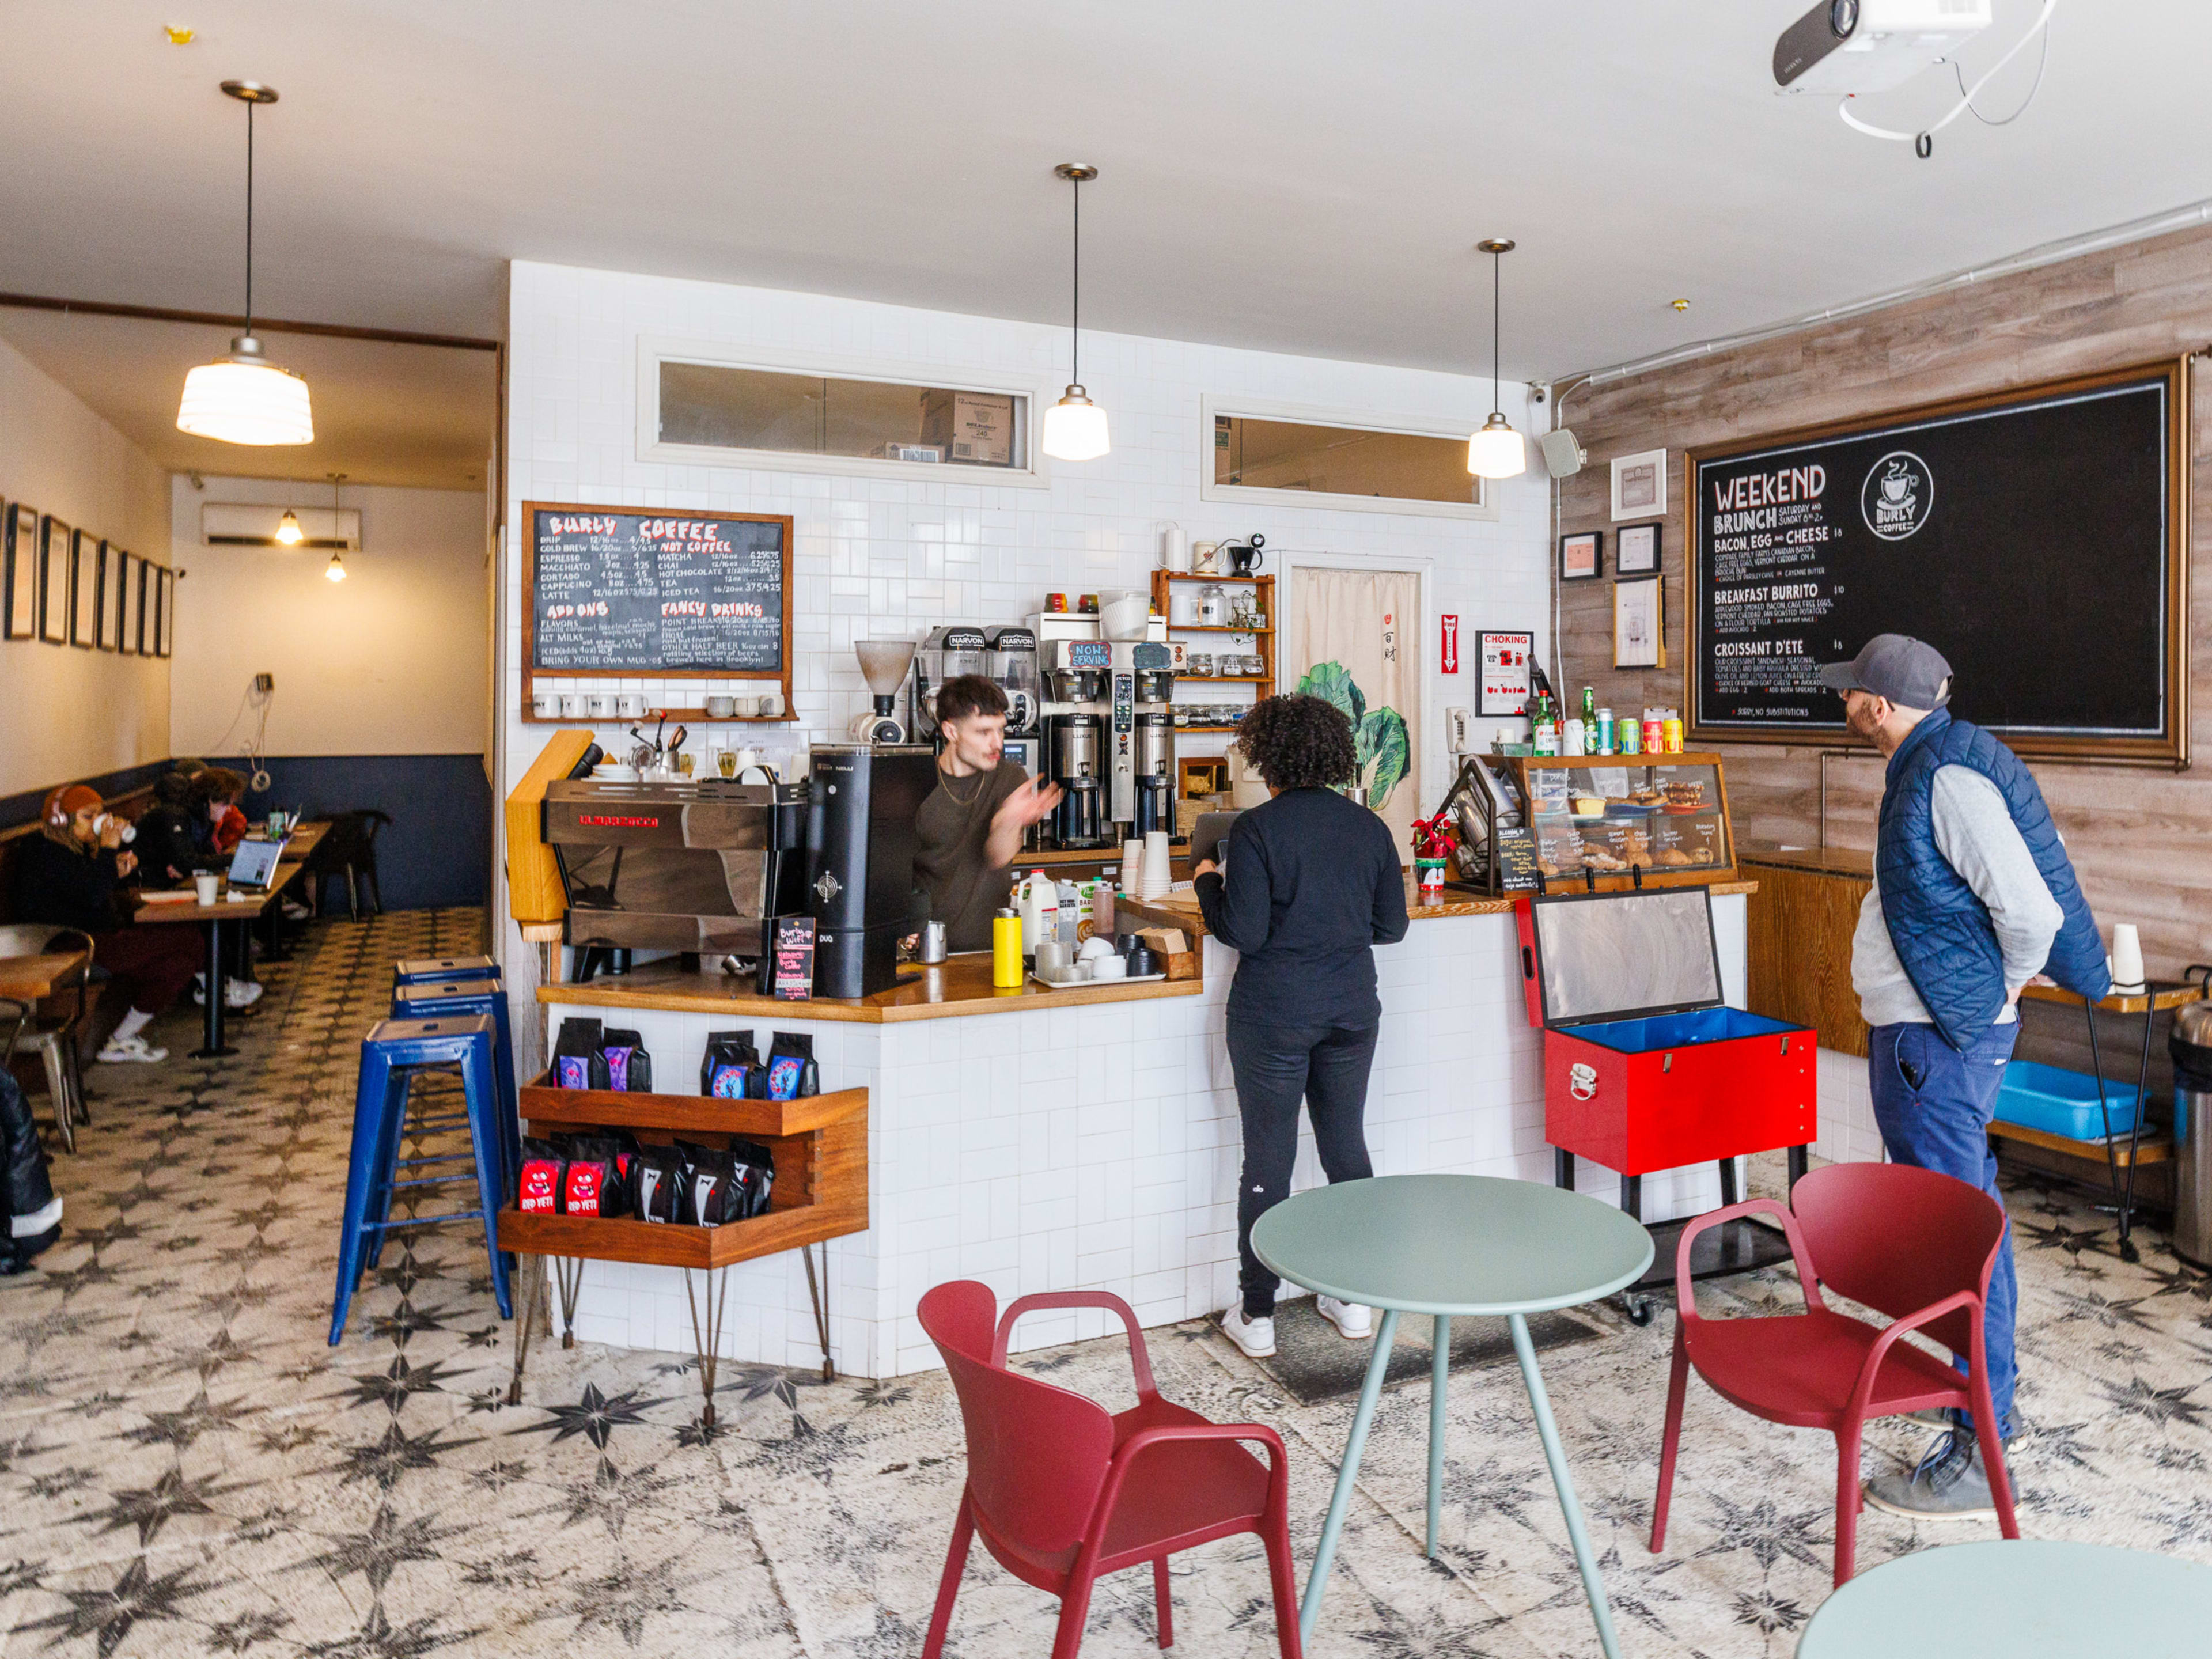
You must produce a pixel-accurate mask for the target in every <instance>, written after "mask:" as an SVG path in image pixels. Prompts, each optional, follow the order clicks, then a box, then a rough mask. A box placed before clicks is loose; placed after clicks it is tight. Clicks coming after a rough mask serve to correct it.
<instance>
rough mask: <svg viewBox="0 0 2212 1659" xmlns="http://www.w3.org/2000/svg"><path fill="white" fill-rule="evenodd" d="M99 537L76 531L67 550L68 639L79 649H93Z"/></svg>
mask: <svg viewBox="0 0 2212 1659" xmlns="http://www.w3.org/2000/svg"><path fill="white" fill-rule="evenodd" d="M99 620H100V538H99V537H97V536H95V535H94V534H93V533H92V532H90V531H89V530H80V531H78V532H76V545H75V546H74V547H73V548H71V549H70V635H69V638H70V644H71V645H73V646H76V647H77V648H78V649H79V650H81V651H89V650H91V649H92V630H93V624H94V623H96V622H98V621H99Z"/></svg>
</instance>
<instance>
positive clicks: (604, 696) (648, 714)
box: [522, 676, 798, 726]
mask: <svg viewBox="0 0 2212 1659" xmlns="http://www.w3.org/2000/svg"><path fill="white" fill-rule="evenodd" d="M748 703H750V704H751V705H752V706H753V712H751V713H750V714H747V713H745V712H744V708H745V706H746V705H747V704H748ZM770 708H772V709H773V710H774V711H775V712H774V713H772V714H771V713H769V712H767V711H768V710H769V709H770ZM664 717H665V719H666V720H667V721H668V723H669V724H670V725H671V726H788V725H790V724H791V722H792V721H793V720H796V719H798V716H797V715H796V714H793V713H792V711H791V707H790V703H789V702H788V700H787V698H786V697H785V696H784V695H783V693H782V692H781V690H769V691H768V692H766V693H764V694H763V695H761V696H757V697H755V696H734V697H729V696H720V694H717V695H715V696H711V697H708V698H706V699H705V700H704V701H703V702H702V705H701V706H700V707H698V708H676V707H673V706H671V705H670V704H666V703H659V702H653V700H652V699H651V698H649V697H647V696H645V695H644V694H643V693H642V692H637V691H622V692H613V691H553V690H547V689H546V687H545V685H544V677H543V676H540V677H539V683H538V686H537V688H536V689H535V690H533V691H532V694H531V699H530V701H529V702H527V703H526V704H525V705H524V706H523V710H522V718H523V720H525V721H526V722H529V723H531V724H533V725H534V724H538V723H540V722H543V723H547V724H552V725H560V726H573V725H574V724H575V723H576V722H577V721H579V720H583V721H586V722H590V723H592V724H594V725H604V724H605V723H606V722H608V721H611V720H620V721H623V722H625V723H627V722H629V721H631V720H660V719H662V718H664Z"/></svg>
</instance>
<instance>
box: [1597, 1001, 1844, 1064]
mask: <svg viewBox="0 0 2212 1659" xmlns="http://www.w3.org/2000/svg"><path fill="white" fill-rule="evenodd" d="M1560 1029H1561V1030H1565V1031H1567V1032H1568V1033H1570V1034H1571V1035H1572V1036H1578V1037H1580V1038H1582V1039H1583V1041H1584V1042H1595V1043H1596V1044H1597V1045H1598V1046H1599V1047H1600V1048H1611V1049H1613V1050H1614V1051H1615V1052H1616V1053H1619V1054H1650V1052H1651V1051H1652V1050H1653V1049H1655V1048H1691V1047H1692V1046H1694V1045H1695V1044H1698V1043H1700V1042H1731V1041H1733V1040H1734V1039H1735V1038H1737V1037H1748V1036H1776V1035H1778V1034H1780V1033H1781V1032H1784V1031H1802V1030H1804V1028H1803V1027H1802V1026H1798V1025H1792V1024H1790V1022H1789V1021H1787V1020H1782V1019H1769V1018H1767V1017H1766V1016H1765V1014H1753V1013H1747V1012H1745V1011H1744V1010H1743V1009H1741V1008H1691V1009H1686V1010H1685V1011H1684V1012H1681V1013H1679V1014H1652V1015H1650V1016H1648V1017H1647V1018H1643V1019H1609V1020H1605V1021H1602V1022H1599V1023H1595V1024H1589V1025H1567V1026H1563V1027H1561V1028H1560Z"/></svg>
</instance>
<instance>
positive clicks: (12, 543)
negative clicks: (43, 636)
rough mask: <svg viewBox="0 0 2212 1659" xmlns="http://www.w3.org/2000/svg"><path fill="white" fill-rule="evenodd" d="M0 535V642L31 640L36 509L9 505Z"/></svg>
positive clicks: (35, 616)
mask: <svg viewBox="0 0 2212 1659" xmlns="http://www.w3.org/2000/svg"><path fill="white" fill-rule="evenodd" d="M0 531H4V532H5V540H4V544H0V585H4V586H5V589H6V592H4V593H0V600H4V603H0V638H4V639H10V640H27V639H31V638H33V637H34V636H35V635H37V633H38V631H39V509H38V508H36V507H26V506H24V505H23V504H22V502H21V501H10V502H9V504H8V513H7V520H6V522H5V524H4V525H0Z"/></svg>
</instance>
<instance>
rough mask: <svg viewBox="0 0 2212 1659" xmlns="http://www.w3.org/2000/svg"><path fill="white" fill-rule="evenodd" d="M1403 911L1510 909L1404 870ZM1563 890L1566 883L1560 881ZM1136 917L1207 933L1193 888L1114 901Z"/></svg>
mask: <svg viewBox="0 0 2212 1659" xmlns="http://www.w3.org/2000/svg"><path fill="white" fill-rule="evenodd" d="M1405 881H1406V915H1407V917H1408V918H1409V919H1410V920H1412V921H1437V920H1438V919H1440V918H1442V917H1445V916H1503V915H1511V914H1512V911H1513V899H1512V897H1511V896H1505V897H1503V898H1492V897H1491V896H1489V895H1488V894H1486V893H1476V892H1474V891H1473V890H1470V889H1468V888H1455V887H1447V888H1445V889H1444V891H1443V897H1442V898H1440V899H1437V900H1434V901H1430V900H1427V899H1425V898H1424V896H1423V895H1422V892H1421V890H1420V887H1419V884H1416V883H1415V881H1414V879H1413V872H1411V871H1407V872H1405ZM1560 890H1561V891H1562V892H1564V891H1565V890H1566V885H1565V883H1562V884H1560ZM1758 890H1759V884H1758V883H1757V882H1755V881H1717V882H1715V883H1713V884H1712V885H1711V889H1710V891H1711V893H1712V894H1713V895H1714V896H1716V897H1721V896H1726V895H1728V894H1730V893H1755V892H1757V891H1758ZM1125 912H1126V913H1127V914H1128V915H1133V916H1137V917H1139V918H1141V919H1142V920H1143V921H1144V924H1145V926H1146V927H1180V928H1182V930H1183V931H1184V932H1185V933H1188V934H1189V935H1190V936H1191V937H1192V938H1193V939H1202V938H1204V937H1205V934H1206V922H1205V920H1204V918H1202V917H1201V916H1200V915H1199V911H1198V895H1197V894H1196V893H1194V892H1179V893H1170V894H1169V895H1168V896H1166V897H1164V898H1157V899H1124V898H1116V899H1115V901H1114V925H1115V927H1116V928H1117V929H1119V928H1120V927H1121V916H1122V915H1123V914H1124V913H1125Z"/></svg>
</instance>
